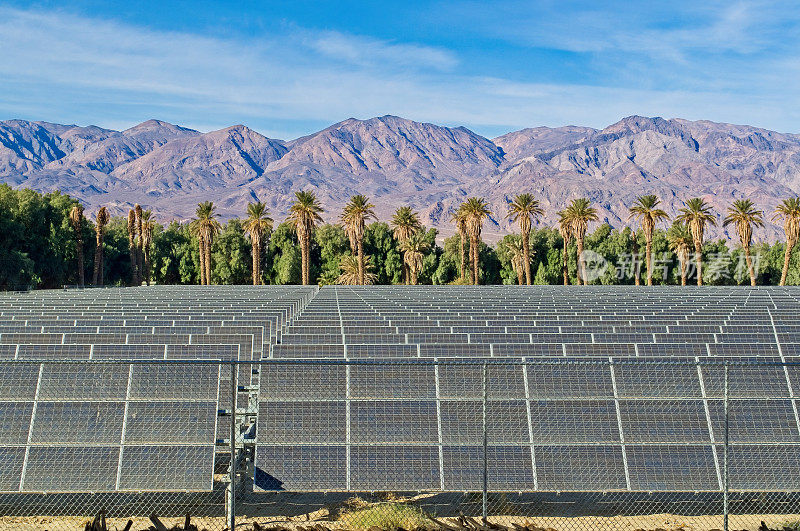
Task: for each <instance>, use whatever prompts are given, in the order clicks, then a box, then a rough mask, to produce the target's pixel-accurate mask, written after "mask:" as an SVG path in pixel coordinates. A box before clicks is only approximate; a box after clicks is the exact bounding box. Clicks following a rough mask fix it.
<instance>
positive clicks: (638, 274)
mask: <svg viewBox="0 0 800 531" xmlns="http://www.w3.org/2000/svg"><path fill="white" fill-rule="evenodd" d="M633 283H634V284H635V285H636V286H641V285H642V271H641V267H640V266H639V242H638V241H637V240H636V234H635V233H634V235H633Z"/></svg>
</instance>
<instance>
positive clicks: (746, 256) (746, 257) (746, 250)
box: [744, 245, 756, 286]
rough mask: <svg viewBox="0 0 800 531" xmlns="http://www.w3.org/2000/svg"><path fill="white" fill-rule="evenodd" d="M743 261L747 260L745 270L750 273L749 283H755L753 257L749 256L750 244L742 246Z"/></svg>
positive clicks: (752, 284) (753, 284)
mask: <svg viewBox="0 0 800 531" xmlns="http://www.w3.org/2000/svg"><path fill="white" fill-rule="evenodd" d="M744 261H745V262H747V272H748V273H749V274H750V285H751V286H755V285H756V272H755V270H754V269H753V259H752V258H751V257H750V246H749V245H745V246H744Z"/></svg>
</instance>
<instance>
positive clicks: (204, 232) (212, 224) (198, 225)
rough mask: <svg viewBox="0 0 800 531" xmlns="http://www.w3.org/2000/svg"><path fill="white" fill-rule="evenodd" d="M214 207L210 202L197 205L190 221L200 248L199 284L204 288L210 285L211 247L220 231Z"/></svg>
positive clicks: (220, 227)
mask: <svg viewBox="0 0 800 531" xmlns="http://www.w3.org/2000/svg"><path fill="white" fill-rule="evenodd" d="M216 208H217V207H216V206H214V203H212V202H211V201H203V202H202V203H198V205H197V210H196V211H195V215H196V216H197V217H196V218H195V219H194V220H192V231H193V232H194V234H195V235H196V236H197V240H198V242H199V247H200V283H201V284H204V285H206V286H208V285H210V284H211V245H212V244H213V243H214V237H215V236H216V235H217V234H219V232H220V230H222V226H221V225H220V224H219V221H217V220H216V219H214V218H215V217H216V215H217V213H216V212H215V210H216Z"/></svg>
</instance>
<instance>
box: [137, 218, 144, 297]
mask: <svg viewBox="0 0 800 531" xmlns="http://www.w3.org/2000/svg"><path fill="white" fill-rule="evenodd" d="M136 234H137V240H136V271H137V273H138V275H137V278H136V284H137V285H141V284H142V280H144V234H143V233H142V216H141V215H140V212H138V211H137V212H136Z"/></svg>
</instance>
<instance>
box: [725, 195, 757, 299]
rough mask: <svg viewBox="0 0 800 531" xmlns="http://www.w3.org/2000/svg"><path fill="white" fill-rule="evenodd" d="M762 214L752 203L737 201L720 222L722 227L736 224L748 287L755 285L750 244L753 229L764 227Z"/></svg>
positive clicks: (743, 200) (747, 200) (746, 200)
mask: <svg viewBox="0 0 800 531" xmlns="http://www.w3.org/2000/svg"><path fill="white" fill-rule="evenodd" d="M763 217H764V212H763V211H761V210H756V209H755V206H754V205H753V202H752V201H750V200H749V199H738V200H736V201H734V202H733V205H731V206H729V207H728V215H727V216H726V217H725V221H723V222H722V226H723V227H727V226H728V225H730V224H731V223H735V224H736V232H738V233H739V242H740V243H741V244H742V249H743V250H744V259H745V261H746V262H747V272H748V273H750V285H751V286H755V285H756V272H755V271H754V270H753V260H752V258H751V257H750V244H751V243H752V240H753V227H763V226H764V219H763Z"/></svg>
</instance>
